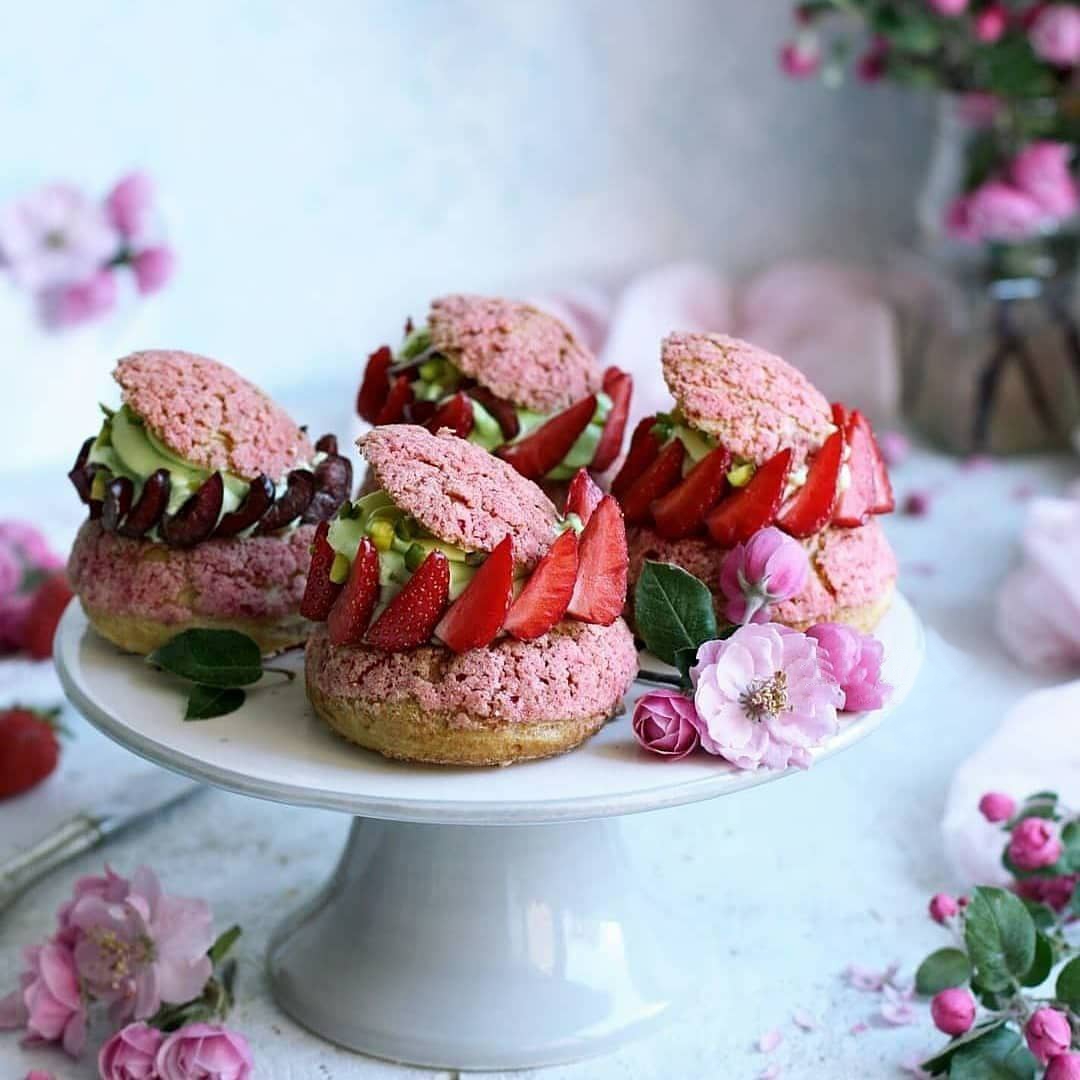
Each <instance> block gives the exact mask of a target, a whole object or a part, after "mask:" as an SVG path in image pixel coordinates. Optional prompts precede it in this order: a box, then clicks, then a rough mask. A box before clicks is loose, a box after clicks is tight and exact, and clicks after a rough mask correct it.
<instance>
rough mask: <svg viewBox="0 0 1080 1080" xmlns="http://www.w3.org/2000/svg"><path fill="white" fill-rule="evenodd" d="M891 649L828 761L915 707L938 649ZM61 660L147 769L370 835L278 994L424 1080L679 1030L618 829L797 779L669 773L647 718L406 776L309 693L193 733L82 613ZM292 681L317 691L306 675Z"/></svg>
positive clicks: (320, 898) (644, 888)
mask: <svg viewBox="0 0 1080 1080" xmlns="http://www.w3.org/2000/svg"><path fill="white" fill-rule="evenodd" d="M879 635H880V636H881V638H882V639H883V641H884V643H885V649H886V669H887V670H886V675H887V678H888V679H889V681H890V682H891V683H893V685H894V686H895V691H894V694H893V697H892V700H891V702H890V704H889V706H888V708H887V709H884V710H881V711H879V712H876V713H871V714H867V715H864V716H857V717H855V718H853V719H851V720H850V721H848V722H847V723H845V725H844V727H843V728H842V730H841V731H840V733H839V734H838V735H837V736H836V737H835V738H834V739H833V740H832V741H831V742H830V743H829V744H828V745H827V746H825V747H822V748H821V749H820V750H819V751H817V752H816V753H815V757H817V758H825V757H828V756H830V755H832V754H835V753H837V752H838V751H840V750H843V749H846V748H847V747H849V746H851V745H853V744H854V743H856V742H858V741H859V740H860V739H862V738H864V737H865V736H866V735H868V734H869V733H870V732H871V731H873V730H874V729H875V728H876V727H877V726H878V725H879V724H880V723H881V722H882V720H883V719H884V718H885V716H886V715H887V714H888V713H889V712H890V711H892V710H895V708H896V707H897V706H898V705H899V704H900V702H901V701H902V700H903V699H904V697H905V696H906V695H907V693H908V691H909V689H910V688H911V684H912V682H913V681H914V679H915V675H916V672H917V670H918V668H919V665H920V663H921V660H922V654H923V637H922V629H921V626H920V624H919V622H918V619H917V617H916V616H915V614H914V613H913V612H912V610H911V608H910V606H909V605H908V603H907V601H906V600H905V599H904V598H903V597H900V596H898V597H897V599H896V602H895V603H894V604H893V606H892V609H891V611H890V612H889V614H888V616H887V617H886V619H885V620H884V622H883V623H882V625H881V627H880V629H879ZM56 660H57V667H58V669H59V673H60V678H61V680H62V682H63V684H64V688H65V690H66V692H67V694H68V696H69V697H70V698H71V700H72V702H73V703H74V704H75V706H76V707H77V708H78V709H79V710H80V711H81V712H82V713H83V714H84V715H85V716H86V717H87V719H88V720H90V722H91V723H93V724H94V725H95V726H96V727H98V728H99V729H100V730H101V731H103V732H104V733H105V734H106V735H108V736H110V737H111V738H113V739H115V740H116V741H117V742H119V743H120V744H121V745H123V746H126V747H127V748H128V749H129V750H132V751H134V752H135V753H136V754H139V755H141V756H142V757H145V758H147V759H149V760H150V761H154V762H157V763H158V764H160V765H164V766H165V767H166V768H169V769H173V770H175V771H177V772H181V773H185V774H187V775H189V776H193V777H196V778H198V779H200V780H205V781H206V782H207V783H210V784H215V785H217V786H218V787H222V788H226V789H228V790H230V791H236V792H240V793H242V794H245V795H254V796H257V797H259V798H264V799H271V800H274V801H276V802H284V803H291V804H294V805H297V806H311V807H322V808H327V809H332V810H339V811H342V812H343V813H347V814H351V815H353V817H354V821H353V827H352V832H351V834H350V837H349V841H348V844H347V846H346V849H345V852H344V854H343V855H342V857H341V861H340V863H339V864H338V867H337V870H336V872H335V873H334V876H333V877H332V879H331V880H330V881H329V882H328V883H327V884H326V885H324V886H323V888H322V889H321V891H320V892H319V893H318V895H317V896H316V897H315V898H314V899H313V900H311V901H310V902H309V903H308V904H307V905H306V906H305V907H303V908H301V909H300V910H299V911H297V912H295V913H294V914H292V915H291V916H289V917H288V918H287V919H286V920H285V921H284V923H283V924H282V925H281V926H280V927H279V929H278V930H277V932H276V933H275V935H274V937H273V939H272V941H271V944H270V954H269V968H270V978H271V982H272V984H273V989H274V994H275V996H276V998H277V1001H278V1003H279V1004H280V1005H281V1007H282V1008H283V1009H284V1010H285V1011H286V1012H287V1013H289V1014H290V1015H291V1016H292V1017H294V1018H295V1019H296V1020H298V1021H299V1022H300V1023H301V1024H303V1025H304V1026H305V1027H307V1028H309V1029H311V1030H312V1031H314V1032H316V1033H317V1034H319V1035H321V1036H323V1037H324V1038H327V1039H329V1040H331V1041H333V1042H335V1043H339V1044H340V1045H342V1046H346V1047H350V1048H352V1049H354V1050H360V1051H363V1052H365V1053H368V1054H374V1055H376V1056H378V1057H383V1058H389V1059H391V1060H394V1061H402V1062H409V1063H411V1064H416V1065H429V1066H436V1067H442V1068H452V1069H491V1070H497V1069H511V1068H524V1067H529V1066H536V1065H545V1064H554V1063H557V1062H564V1061H571V1060H576V1059H579V1058H583V1057H587V1056H589V1055H592V1054H597V1053H601V1052H605V1051H608V1050H610V1049H613V1048H614V1047H616V1046H618V1045H619V1044H621V1043H623V1042H625V1041H626V1040H628V1039H630V1038H632V1037H634V1036H637V1035H640V1034H644V1033H646V1032H648V1031H650V1030H652V1029H653V1028H655V1027H657V1026H658V1025H660V1024H661V1023H663V1022H664V1020H665V1019H666V1016H667V1014H668V1013H669V1012H670V1010H671V1008H672V1005H673V1003H674V1001H675V1000H676V996H677V988H678V984H679V969H680V967H683V966H684V965H683V957H682V956H681V955H679V954H678V952H677V951H675V950H673V949H672V947H671V944H670V941H669V939H668V938H667V935H666V933H665V937H664V939H663V940H661V938H660V936H659V935H658V934H657V933H656V932H655V927H656V910H657V909H656V907H655V906H654V905H650V904H649V902H648V900H647V894H648V884H647V883H643V882H642V881H640V880H639V879H638V878H637V877H636V876H635V874H634V872H633V871H632V869H631V868H630V865H629V862H628V860H627V858H626V855H625V850H624V847H623V841H622V837H621V833H620V829H619V827H618V822H617V818H618V816H619V815H625V814H632V813H636V812H638V811H642V810H656V809H659V808H661V807H670V806H678V805H680V804H683V803H690V802H696V801H698V800H701V799H711V798H714V797H716V796H718V795H729V794H732V793H733V792H736V791H741V790H743V789H744V788H748V787H753V786H755V785H757V784H763V783H766V782H768V781H770V780H775V779H778V777H779V776H782V775H786V774H784V773H769V772H753V773H747V772H738V771H736V770H734V769H733V768H730V767H728V766H726V765H725V764H723V763H722V762H720V761H719V760H718V759H716V758H711V757H709V756H708V755H706V754H700V755H694V756H692V757H691V758H688V759H684V760H683V761H678V762H665V761H661V760H658V759H655V758H652V757H650V756H648V755H646V754H645V753H644V752H642V751H640V750H639V749H638V748H637V746H636V744H635V743H634V740H633V736H632V734H631V731H630V725H629V723H628V722H627V720H626V718H625V717H624V718H622V719H620V720H618V721H616V722H614V723H612V724H609V725H608V726H607V727H606V728H605V729H604V731H602V732H601V733H600V734H599V735H597V736H596V737H595V738H593V739H592V740H591V741H590V742H588V743H587V744H586V745H585V746H583V747H581V748H580V749H578V750H575V751H574V752H573V753H570V754H567V755H565V756H563V757H558V758H553V759H551V760H548V761H542V762H535V763H530V764H524V765H515V766H513V767H512V768H507V769H444V768H431V767H423V766H416V765H405V764H399V763H394V762H390V761H386V760H384V759H383V758H381V757H379V756H378V755H376V754H372V753H368V752H366V751H363V750H359V749H356V748H354V747H351V746H349V745H347V744H345V743H343V742H342V741H340V740H339V739H338V738H337V737H335V736H334V735H332V734H331V733H330V732H329V730H328V729H327V728H325V727H324V726H323V724H322V723H321V722H320V721H319V720H318V719H317V718H316V717H315V716H314V714H313V712H312V710H311V709H310V707H309V706H308V704H307V700H306V698H305V696H304V691H303V686H302V680H301V679H297V680H295V681H294V682H293V683H291V684H282V683H279V682H277V681H276V680H274V681H272V680H271V679H269V678H268V679H267V680H266V682H267V685H265V686H260V687H258V688H257V689H256V690H255V691H253V692H252V693H251V694H250V695H249V697H248V702H247V704H246V705H245V706H244V708H243V709H242V710H240V711H239V712H237V713H233V714H232V715H230V716H225V717H221V718H219V719H216V720H210V721H203V722H199V723H184V722H183V720H182V719H181V717H182V715H183V691H182V688H181V686H180V684H179V683H174V682H172V681H171V680H170V679H169V678H168V677H166V676H164V675H162V674H160V673H158V672H154V671H151V670H150V669H149V668H148V667H147V665H146V664H145V663H143V662H142V661H140V660H139V659H138V658H135V657H131V656H125V655H122V654H120V653H119V652H118V651H117V650H116V649H114V648H113V647H112V646H110V645H109V644H107V643H106V642H105V641H104V640H102V639H101V638H100V637H98V636H97V635H96V634H95V633H93V632H92V631H91V630H90V629H89V627H88V625H87V622H86V619H85V617H84V615H83V614H82V612H81V611H80V610H79V608H78V606H77V605H75V604H73V605H71V607H69V609H68V611H67V613H66V614H65V616H64V618H63V621H62V623H61V625H60V629H59V633H58V635H57V643H56ZM285 663H287V664H289V665H291V666H293V667H295V668H296V669H297V670H299V669H300V667H301V664H302V658H301V657H300V656H299V655H298V654H295V655H293V656H291V657H289V658H287V659H286V661H285ZM642 691H643V688H642V687H640V686H635V688H634V689H633V691H632V693H631V695H630V698H631V700H633V699H634V698H636V697H637V696H638V694H640V693H641V692H642ZM628 704H629V703H628ZM490 826H501V827H500V828H491V827H490Z"/></svg>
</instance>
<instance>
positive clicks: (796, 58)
mask: <svg viewBox="0 0 1080 1080" xmlns="http://www.w3.org/2000/svg"><path fill="white" fill-rule="evenodd" d="M819 67H821V48H820V46H819V45H818V43H817V40H816V39H815V38H813V37H801V38H800V39H799V40H798V41H793V42H789V43H788V44H787V45H785V46H784V47H783V48H782V49H781V50H780V70H781V71H783V72H784V74H785V75H790V76H791V77H792V78H793V79H805V78H807V77H808V76H810V75H813V74H814V73H815V72H816V71H817V70H818V68H819Z"/></svg>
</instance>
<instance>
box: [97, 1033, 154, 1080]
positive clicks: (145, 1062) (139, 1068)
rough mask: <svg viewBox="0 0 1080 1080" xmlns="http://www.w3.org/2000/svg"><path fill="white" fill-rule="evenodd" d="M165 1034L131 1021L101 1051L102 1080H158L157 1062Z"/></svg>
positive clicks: (99, 1057) (100, 1070) (99, 1064)
mask: <svg viewBox="0 0 1080 1080" xmlns="http://www.w3.org/2000/svg"><path fill="white" fill-rule="evenodd" d="M164 1039H165V1036H164V1035H163V1034H162V1033H161V1032H160V1031H158V1029H157V1028H152V1027H148V1026H147V1025H146V1024H128V1026H127V1027H125V1028H122V1029H121V1030H120V1031H118V1032H117V1033H116V1034H115V1035H113V1037H112V1038H111V1039H109V1040H108V1042H106V1043H105V1045H104V1046H103V1047H102V1048H101V1053H99V1054H98V1072H99V1073H100V1074H101V1080H156V1078H157V1075H158V1074H157V1070H156V1068H155V1065H154V1062H155V1060H156V1058H157V1053H158V1050H159V1049H160V1048H161V1044H162V1042H163V1041H164Z"/></svg>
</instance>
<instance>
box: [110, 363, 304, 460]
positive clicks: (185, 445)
mask: <svg viewBox="0 0 1080 1080" xmlns="http://www.w3.org/2000/svg"><path fill="white" fill-rule="evenodd" d="M113 377H114V378H115V379H116V381H117V382H118V383H119V384H120V386H121V388H122V390H123V400H124V403H125V404H126V405H127V406H128V407H129V408H130V409H131V410H132V411H133V412H135V413H137V414H138V415H139V416H140V417H142V419H143V420H144V421H145V423H146V426H147V428H148V429H149V430H150V431H151V432H152V433H153V434H154V436H155V437H156V438H157V439H158V440H159V441H160V442H161V443H162V444H163V445H164V446H166V447H167V448H168V449H169V450H171V451H172V452H173V453H174V454H176V456H177V457H180V458H183V460H184V461H188V462H191V464H192V465H195V466H197V467H198V468H200V469H206V470H208V471H215V470H221V471H223V472H230V473H233V474H235V475H236V476H239V477H242V478H243V479H245V480H253V479H254V478H255V477H257V476H258V475H260V474H261V473H265V474H266V475H267V476H269V477H270V478H271V479H273V480H279V479H281V477H283V476H284V475H285V474H286V473H287V472H288V471H289V470H290V469H294V468H296V467H297V466H299V465H305V464H308V463H309V462H310V461H311V458H312V456H313V454H314V448H313V447H312V445H311V441H310V440H309V439H308V437H307V435H306V434H305V433H304V432H303V431H301V430H300V428H299V427H297V425H296V423H295V422H294V421H293V420H292V418H291V417H290V416H289V415H288V413H286V412H285V411H284V410H283V409H282V408H280V407H279V406H278V405H276V404H275V403H274V402H273V401H271V400H270V398H268V397H267V396H266V395H265V394H264V393H263V392H262V391H261V390H260V389H259V388H258V387H256V386H254V385H252V384H251V383H250V382H248V381H247V379H245V378H243V377H242V376H240V375H238V374H237V373H236V372H235V371H233V370H232V368H229V367H226V366H225V365H224V364H221V363H218V361H216V360H211V359H209V358H208V357H205V356H197V355H195V354H194V353H187V352H177V351H174V350H163V349H150V350H147V351H145V352H137V353H132V354H131V355H130V356H127V357H125V358H124V359H123V360H121V361H120V362H119V363H118V364H117V365H116V370H115V371H114V372H113Z"/></svg>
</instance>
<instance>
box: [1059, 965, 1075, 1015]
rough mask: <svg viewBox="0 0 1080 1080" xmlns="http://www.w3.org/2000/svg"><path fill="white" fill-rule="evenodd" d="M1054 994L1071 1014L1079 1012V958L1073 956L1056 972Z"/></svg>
mask: <svg viewBox="0 0 1080 1080" xmlns="http://www.w3.org/2000/svg"><path fill="white" fill-rule="evenodd" d="M1056 994H1057V998H1058V1000H1059V1001H1061V1002H1062V1003H1064V1004H1065V1005H1068V1006H1069V1008H1070V1009H1072V1011H1073V1012H1080V956H1074V957H1073V958H1072V959H1071V960H1070V961H1069V962H1068V963H1067V964H1066V965H1065V966H1064V967H1063V968H1062V969H1061V971H1060V972H1058V977H1057V988H1056Z"/></svg>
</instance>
